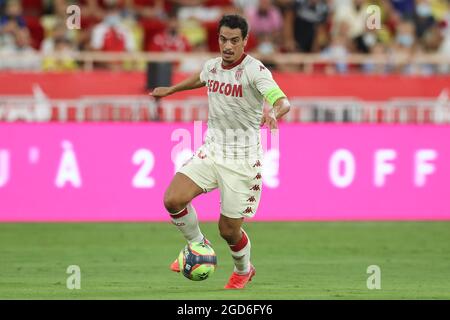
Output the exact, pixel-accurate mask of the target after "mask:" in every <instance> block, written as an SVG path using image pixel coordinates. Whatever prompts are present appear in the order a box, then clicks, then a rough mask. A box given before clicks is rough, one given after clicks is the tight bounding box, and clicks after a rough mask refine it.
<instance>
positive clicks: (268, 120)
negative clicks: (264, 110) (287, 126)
mask: <svg viewBox="0 0 450 320" xmlns="http://www.w3.org/2000/svg"><path fill="white" fill-rule="evenodd" d="M263 125H266V126H267V127H269V128H270V130H274V129H278V123H277V119H276V118H275V117H274V116H272V115H270V114H265V115H263V117H262V119H261V126H263Z"/></svg>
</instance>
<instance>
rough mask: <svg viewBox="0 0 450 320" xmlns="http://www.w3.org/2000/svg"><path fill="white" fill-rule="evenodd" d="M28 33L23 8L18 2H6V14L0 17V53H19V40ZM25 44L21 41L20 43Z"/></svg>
mask: <svg viewBox="0 0 450 320" xmlns="http://www.w3.org/2000/svg"><path fill="white" fill-rule="evenodd" d="M24 32H26V33H28V29H27V27H26V24H25V20H24V19H23V17H22V7H21V4H20V2H19V1H17V0H8V1H6V2H5V13H4V15H2V16H1V17H0V51H1V52H3V53H6V52H9V53H13V52H16V51H18V45H17V43H18V41H17V40H18V39H19V38H20V39H23V38H24V37H25V36H24V35H23V34H22V33H24ZM20 42H23V41H20V40H19V43H20Z"/></svg>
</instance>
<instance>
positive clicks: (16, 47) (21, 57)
mask: <svg viewBox="0 0 450 320" xmlns="http://www.w3.org/2000/svg"><path fill="white" fill-rule="evenodd" d="M0 53H6V54H9V56H10V57H11V58H12V59H7V60H5V61H3V59H0V69H8V70H40V69H41V61H40V59H39V56H38V55H37V54H36V51H35V49H34V48H33V47H32V46H31V45H30V33H29V31H28V29H26V28H17V29H16V30H15V31H14V43H10V44H8V45H7V46H0Z"/></svg>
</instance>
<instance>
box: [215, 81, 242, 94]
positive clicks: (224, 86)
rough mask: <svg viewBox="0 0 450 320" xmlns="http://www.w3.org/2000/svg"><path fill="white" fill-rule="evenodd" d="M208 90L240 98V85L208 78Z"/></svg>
mask: <svg viewBox="0 0 450 320" xmlns="http://www.w3.org/2000/svg"><path fill="white" fill-rule="evenodd" d="M208 91H209V92H218V93H220V94H224V95H226V96H232V97H239V98H242V96H243V92H242V85H241V84H233V85H232V84H230V83H224V82H219V81H217V80H208Z"/></svg>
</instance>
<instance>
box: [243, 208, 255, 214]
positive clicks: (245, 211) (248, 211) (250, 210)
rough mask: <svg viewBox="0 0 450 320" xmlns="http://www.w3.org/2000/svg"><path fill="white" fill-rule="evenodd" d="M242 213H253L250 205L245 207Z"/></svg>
mask: <svg viewBox="0 0 450 320" xmlns="http://www.w3.org/2000/svg"><path fill="white" fill-rule="evenodd" d="M244 213H253V209H252V208H250V207H247V209H245V210H244Z"/></svg>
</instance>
